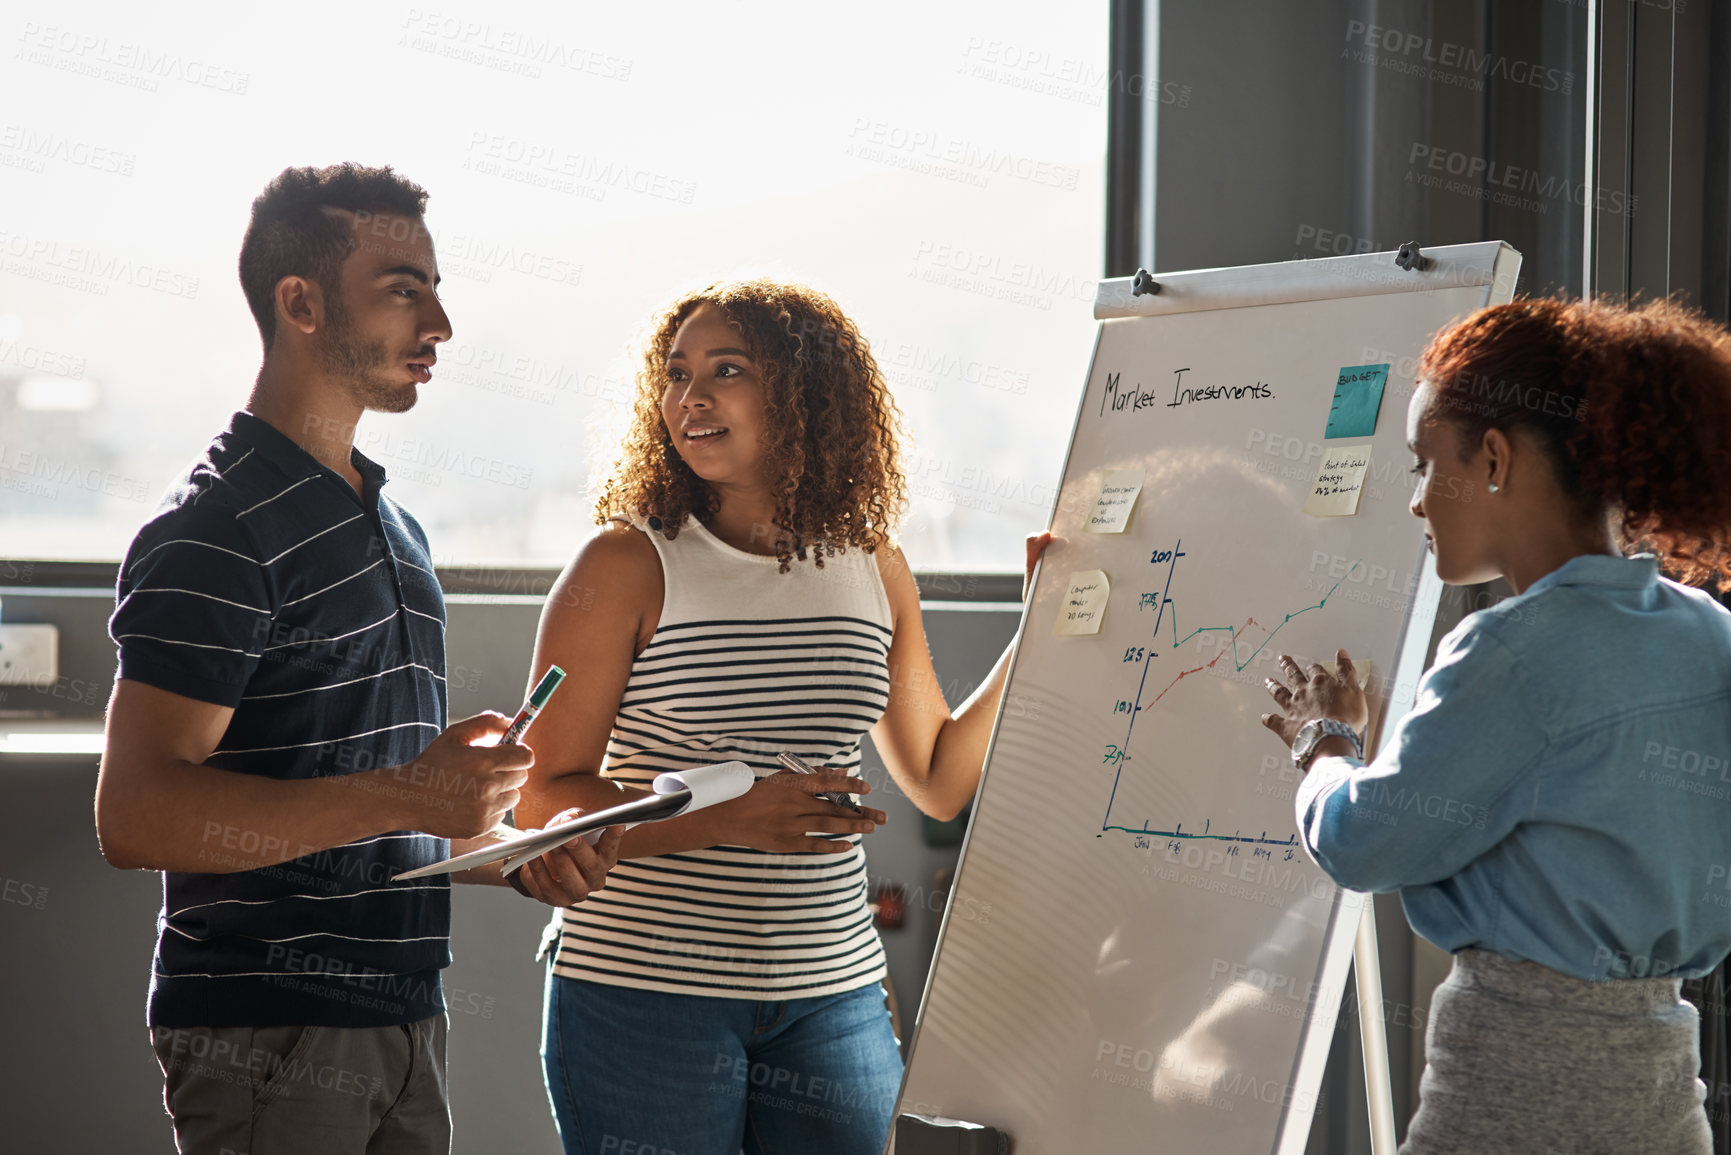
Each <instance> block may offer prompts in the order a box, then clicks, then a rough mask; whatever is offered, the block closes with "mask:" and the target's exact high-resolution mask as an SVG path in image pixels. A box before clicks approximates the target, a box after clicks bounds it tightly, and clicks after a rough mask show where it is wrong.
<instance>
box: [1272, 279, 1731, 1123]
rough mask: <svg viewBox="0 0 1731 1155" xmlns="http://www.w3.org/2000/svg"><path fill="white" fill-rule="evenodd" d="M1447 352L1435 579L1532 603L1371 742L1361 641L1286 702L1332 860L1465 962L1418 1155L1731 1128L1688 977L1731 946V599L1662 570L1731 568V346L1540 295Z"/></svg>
mask: <svg viewBox="0 0 1731 1155" xmlns="http://www.w3.org/2000/svg"><path fill="white" fill-rule="evenodd" d="M1419 373H1420V382H1419V387H1418V389H1417V391H1416V392H1415V393H1414V395H1413V399H1412V404H1411V406H1410V408H1409V411H1408V415H1407V436H1408V440H1409V444H1410V446H1411V448H1412V451H1413V453H1414V454H1415V455H1416V457H1417V459H1418V462H1417V465H1416V467H1415V469H1414V472H1415V473H1416V474H1418V486H1417V491H1416V493H1415V494H1414V496H1413V501H1412V512H1413V513H1414V515H1416V516H1417V517H1420V518H1422V519H1423V520H1424V524H1425V531H1426V532H1425V537H1426V539H1427V540H1428V542H1429V546H1430V549H1431V550H1432V552H1433V553H1434V554H1435V557H1436V570H1437V574H1438V576H1440V577H1441V578H1442V580H1443V581H1445V582H1448V583H1451V584H1456V585H1462V584H1468V583H1474V582H1484V581H1490V580H1491V579H1493V578H1497V577H1502V578H1505V579H1506V580H1507V581H1508V584H1509V585H1510V587H1511V588H1512V589H1513V590H1514V594H1515V596H1513V597H1510V598H1508V599H1506V600H1504V601H1502V602H1499V603H1498V604H1496V605H1494V606H1492V607H1490V608H1489V609H1486V610H1482V611H1480V612H1478V613H1475V614H1473V615H1471V616H1469V617H1468V618H1467V619H1466V620H1465V621H1463V622H1462V623H1461V624H1460V625H1459V626H1458V627H1456V628H1455V629H1454V630H1453V631H1452V632H1451V633H1450V634H1449V635H1448V636H1447V637H1445V638H1444V639H1443V640H1442V642H1441V644H1440V645H1439V646H1438V649H1437V656H1436V662H1435V664H1434V665H1433V666H1432V667H1431V669H1430V670H1429V671H1428V672H1427V673H1426V675H1425V677H1424V680H1423V682H1422V683H1421V684H1420V686H1419V690H1418V697H1417V701H1416V702H1415V704H1414V706H1413V709H1412V710H1411V712H1409V713H1408V714H1407V715H1406V716H1405V717H1404V718H1402V719H1401V720H1400V721H1399V723H1398V724H1397V725H1396V726H1395V729H1394V732H1393V734H1392V736H1391V737H1390V738H1389V740H1388V742H1387V743H1386V744H1385V745H1384V747H1383V749H1382V752H1381V753H1380V754H1378V755H1377V757H1376V759H1375V760H1374V761H1372V762H1370V763H1369V764H1365V763H1363V762H1362V761H1361V760H1360V758H1359V756H1358V755H1359V751H1358V749H1357V743H1358V737H1357V734H1358V732H1359V731H1361V730H1362V729H1363V727H1364V724H1365V721H1366V717H1367V712H1366V708H1365V703H1364V696H1363V693H1362V692H1361V691H1360V690H1359V689H1358V686H1357V681H1356V679H1355V678H1354V676H1353V670H1352V663H1351V662H1350V661H1349V660H1348V659H1347V658H1346V654H1345V651H1341V652H1340V654H1339V656H1338V659H1337V664H1336V667H1335V669H1333V670H1329V669H1325V668H1324V667H1322V666H1320V665H1312V666H1311V667H1309V669H1307V670H1301V669H1299V668H1298V666H1297V664H1296V663H1294V662H1293V661H1292V659H1291V658H1288V657H1286V656H1284V655H1283V656H1282V658H1281V663H1282V666H1283V668H1284V669H1285V671H1286V677H1287V683H1289V684H1284V683H1281V682H1277V681H1275V680H1273V679H1270V680H1269V690H1270V693H1271V694H1272V696H1273V698H1274V700H1275V703H1276V705H1277V706H1278V707H1279V709H1278V712H1276V713H1271V714H1265V715H1263V724H1264V725H1266V726H1267V727H1269V728H1270V729H1272V730H1274V731H1275V732H1276V733H1277V734H1279V735H1280V736H1281V738H1282V739H1284V740H1285V741H1287V742H1288V743H1290V744H1292V745H1293V757H1294V760H1295V761H1297V762H1298V763H1299V765H1300V767H1301V768H1306V769H1308V770H1309V774H1308V776H1307V778H1306V780H1305V782H1304V784H1303V785H1302V786H1301V787H1300V789H1299V791H1298V796H1297V800H1296V804H1297V809H1298V821H1299V825H1300V828H1301V830H1302V834H1303V837H1304V841H1305V845H1306V846H1307V848H1308V849H1309V850H1310V853H1311V855H1312V856H1313V857H1314V858H1315V859H1316V861H1317V863H1318V864H1320V865H1321V866H1322V867H1323V869H1325V870H1327V871H1328V873H1329V874H1330V875H1332V876H1333V878H1334V879H1335V881H1336V882H1338V883H1340V884H1341V885H1342V886H1347V887H1351V888H1353V889H1355V890H1364V891H1392V890H1399V891H1400V892H1401V901H1402V904H1403V905H1404V907H1405V909H1406V914H1407V918H1408V921H1410V922H1411V923H1412V927H1413V929H1414V930H1415V931H1416V932H1417V933H1419V934H1421V935H1423V936H1424V937H1425V938H1427V939H1429V940H1430V941H1431V942H1433V943H1435V944H1437V945H1438V946H1440V947H1442V948H1443V949H1444V950H1447V951H1450V952H1451V953H1453V954H1454V966H1453V969H1452V970H1451V972H1450V974H1449V977H1448V979H1447V981H1446V982H1444V983H1443V984H1442V986H1441V987H1439V988H1438V989H1437V991H1436V994H1435V996H1434V998H1433V1001H1432V1003H1431V1012H1430V1021H1429V1024H1428V1026H1427V1028H1426V1034H1425V1057H1426V1068H1425V1073H1424V1077H1423V1080H1422V1081H1421V1083H1420V1104H1419V1109H1418V1112H1417V1114H1416V1115H1415V1116H1414V1117H1413V1119H1412V1122H1411V1125H1410V1127H1409V1128H1408V1131H1407V1136H1406V1141H1405V1142H1404V1143H1403V1144H1402V1146H1401V1151H1402V1152H1405V1153H1407V1155H1434V1153H1438V1152H1451V1153H1452V1152H1473V1153H1475V1155H1490V1153H1495V1152H1532V1151H1542V1150H1561V1151H1569V1152H1577V1153H1579V1152H1599V1151H1603V1152H1618V1153H1622V1152H1629V1151H1651V1152H1666V1153H1668V1155H1677V1153H1685V1152H1688V1153H1695V1152H1702V1153H1704V1152H1707V1151H1708V1150H1709V1149H1710V1142H1711V1135H1710V1133H1709V1128H1708V1125H1707V1118H1706V1114H1705V1112H1704V1111H1703V1109H1702V1103H1703V1098H1704V1095H1705V1088H1704V1087H1703V1085H1702V1083H1701V1081H1700V1080H1699V1078H1697V1073H1698V1071H1699V1069H1700V1056H1699V1042H1698V1039H1699V1036H1698V1033H1697V1032H1698V1025H1697V1016H1696V1012H1695V1008H1694V1007H1692V1006H1690V1005H1689V1004H1688V1003H1686V1002H1684V1001H1682V999H1681V998H1680V993H1679V992H1680V986H1681V980H1682V979H1684V978H1691V977H1695V976H1699V975H1704V974H1706V973H1708V972H1709V971H1711V970H1712V969H1713V968H1714V967H1716V966H1717V965H1718V964H1719V963H1720V961H1721V960H1723V959H1724V958H1725V957H1726V955H1727V954H1728V953H1731V918H1728V917H1727V916H1726V913H1725V907H1726V906H1727V905H1731V889H1727V888H1726V886H1725V885H1724V884H1725V881H1726V864H1727V863H1731V613H1727V611H1726V610H1725V609H1724V607H1722V606H1721V605H1719V604H1718V603H1717V602H1716V601H1715V600H1714V599H1713V598H1712V597H1710V596H1709V595H1707V594H1706V593H1703V592H1702V591H1700V590H1697V589H1691V588H1688V586H1686V585H1682V584H1678V583H1677V582H1675V581H1671V580H1669V579H1667V578H1663V577H1661V576H1659V569H1660V567H1661V566H1664V567H1665V568H1667V569H1669V570H1670V571H1671V572H1672V573H1674V574H1675V575H1677V576H1678V577H1680V578H1681V579H1683V581H1685V582H1689V583H1697V584H1698V583H1701V582H1703V581H1706V580H1708V579H1712V580H1713V581H1715V582H1716V584H1717V585H1718V586H1719V588H1720V589H1724V588H1726V587H1727V586H1731V338H1728V337H1727V334H1726V333H1725V331H1724V330H1723V329H1721V328H1720V327H1718V326H1717V325H1715V324H1713V323H1711V322H1709V321H1707V320H1704V319H1703V318H1701V317H1700V316H1698V315H1695V314H1692V313H1689V312H1687V311H1686V310H1684V309H1682V308H1681V307H1679V306H1678V305H1676V304H1674V303H1671V302H1659V303H1654V304H1648V305H1645V306H1642V307H1640V308H1634V309H1626V308H1619V307H1616V306H1612V305H1609V304H1603V303H1596V302H1586V301H1574V302H1565V301H1560V300H1521V301H1516V302H1513V303H1511V304H1507V305H1498V306H1495V307H1492V308H1488V309H1483V310H1480V311H1479V312H1477V313H1475V314H1473V315H1472V316H1470V317H1467V318H1466V319H1465V320H1463V321H1460V322H1458V323H1456V324H1455V325H1453V326H1452V327H1450V328H1448V329H1446V330H1444V331H1443V332H1442V333H1440V334H1438V335H1437V336H1436V337H1435V338H1434V339H1433V340H1432V341H1431V344H1430V346H1429V347H1428V348H1427V349H1426V350H1425V353H1424V356H1423V358H1422V359H1421V362H1420V368H1419ZM1625 546H1629V547H1640V548H1645V549H1648V550H1650V551H1651V552H1646V553H1639V554H1636V555H1634V556H1624V547H1625ZM1312 759H1314V761H1312ZM1414 800H1416V804H1413V803H1414Z"/></svg>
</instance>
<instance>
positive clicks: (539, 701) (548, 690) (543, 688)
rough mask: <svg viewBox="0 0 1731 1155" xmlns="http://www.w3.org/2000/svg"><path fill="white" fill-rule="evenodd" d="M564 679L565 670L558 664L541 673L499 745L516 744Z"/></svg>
mask: <svg viewBox="0 0 1731 1155" xmlns="http://www.w3.org/2000/svg"><path fill="white" fill-rule="evenodd" d="M564 680H565V671H564V670H561V669H560V668H559V667H558V666H548V667H547V672H546V673H545V674H542V675H541V680H540V681H539V682H536V683H535V688H534V689H533V690H531V691H530V692H529V700H528V701H527V702H524V703H523V708H522V709H521V710H518V711H517V716H516V717H515V718H512V719H511V725H510V727H509V728H508V729H507V730H506V731H505V736H504V737H503V738H500V739H499V745H501V746H514V745H516V744H517V740H518V739H519V738H521V737H522V736H523V732H524V731H525V730H527V729H528V728H529V723H530V722H533V721H534V720H535V715H537V714H539V713H540V712H541V707H542V706H545V705H546V704H547V699H548V698H551V697H552V696H553V691H554V690H557V689H558V688H559V683H560V682H563V681H564Z"/></svg>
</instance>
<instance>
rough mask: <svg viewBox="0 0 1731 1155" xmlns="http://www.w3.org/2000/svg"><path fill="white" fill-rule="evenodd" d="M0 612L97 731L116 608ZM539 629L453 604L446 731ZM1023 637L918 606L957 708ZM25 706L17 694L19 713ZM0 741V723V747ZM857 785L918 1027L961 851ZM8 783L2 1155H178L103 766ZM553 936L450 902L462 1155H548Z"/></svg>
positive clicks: (50, 598)
mask: <svg viewBox="0 0 1731 1155" xmlns="http://www.w3.org/2000/svg"><path fill="white" fill-rule="evenodd" d="M0 599H3V600H0V612H3V613H4V615H5V618H4V620H7V621H12V622H24V621H47V622H53V623H55V624H58V625H60V627H61V630H62V635H61V639H62V671H61V679H60V681H61V683H62V684H63V696H62V697H60V698H55V697H54V695H53V692H52V689H50V690H49V691H47V692H46V696H47V699H48V700H50V701H54V702H58V703H60V705H61V706H62V707H63V709H62V712H63V713H65V714H68V715H70V719H69V724H76V723H78V722H79V721H80V720H81V721H82V724H83V725H84V726H85V727H87V728H91V727H94V726H95V725H96V724H97V717H98V715H99V712H100V709H101V704H102V702H103V701H104V700H105V699H106V694H107V689H108V687H109V686H110V685H111V684H112V680H113V650H112V646H111V645H110V644H109V643H108V642H107V641H106V639H105V636H104V634H103V623H104V621H105V619H106V616H107V614H108V612H109V611H110V609H111V608H112V595H111V594H109V593H107V592H106V591H102V590H94V591H84V592H67V591H62V592H58V593H51V594H45V593H40V592H28V591H21V590H20V589H18V588H6V589H0ZM538 613H539V609H538V603H536V602H535V601H534V600H533V599H506V600H498V601H493V602H485V601H479V600H476V599H453V604H452V605H451V607H450V629H449V635H448V641H449V651H450V653H449V660H450V668H451V670H452V672H453V674H455V673H456V671H459V670H460V671H462V672H463V674H462V681H461V685H460V686H459V685H458V679H457V678H456V677H455V676H453V678H452V684H453V691H452V694H451V709H452V714H453V716H462V715H464V714H468V713H473V712H474V711H476V710H479V709H483V708H488V707H491V708H494V709H499V710H502V711H506V712H509V711H511V710H513V709H515V707H516V705H517V704H518V702H519V701H520V700H521V697H522V693H523V681H524V679H525V678H526V676H527V663H528V654H529V652H530V644H531V642H532V641H533V638H534V632H535V623H536V619H537V616H538ZM1017 619H1018V614H1017V613H1016V612H1014V608H1013V607H1004V608H997V609H983V610H981V609H946V608H940V607H929V608H928V610H927V615H926V629H927V638H928V640H929V641H930V643H931V646H932V650H933V657H934V661H935V663H936V665H937V672H938V676H939V679H940V680H941V682H942V684H943V685H944V687H945V689H946V691H947V692H948V693H949V694H950V697H951V700H952V702H954V701H959V699H960V696H965V694H966V693H968V692H971V690H972V689H973V687H974V686H975V685H976V684H977V683H978V681H979V679H980V678H981V677H983V676H984V674H985V673H986V672H987V671H988V670H989V669H990V668H991V665H992V663H993V662H994V661H995V660H996V659H997V656H998V654H999V653H1000V652H1001V650H1002V648H1003V646H1004V644H1005V643H1006V642H1007V641H1008V640H1009V638H1010V636H1011V635H1012V634H1013V633H1014V631H1015V626H1016V622H1017ZM74 682H77V683H79V684H80V685H81V686H84V685H88V686H97V687H100V690H101V692H100V693H99V694H94V695H92V694H89V693H85V692H81V693H80V694H79V695H78V696H77V700H76V701H74V700H73V696H72V695H71V692H70V687H71V686H72V684H73V683H74ZM575 685H576V686H580V685H581V683H580V681H579V682H577V683H576V684H575ZM566 692H570V689H569V688H568V689H567V691H566ZM33 693H34V692H33ZM38 696H40V695H38ZM23 701H24V699H22V698H21V697H18V696H16V695H15V696H14V699H13V701H12V702H11V703H10V704H9V705H10V708H12V709H14V710H16V709H18V708H19V707H20V706H21V705H22V704H23ZM6 705H7V704H6V703H0V708H5V706H6ZM7 723H8V720H7V719H5V718H3V717H0V731H4V730H6V729H7ZM864 773H865V774H866V776H867V777H868V780H869V781H871V782H873V783H874V786H875V787H876V788H877V792H876V793H874V795H873V796H872V797H873V802H874V804H875V805H877V806H878V807H879V808H880V809H883V810H885V811H888V812H889V814H890V816H891V817H890V821H889V823H888V824H887V825H886V826H885V827H884V828H883V829H882V830H880V831H879V832H878V833H877V834H875V835H873V836H872V838H871V839H870V840H869V842H868V850H867V856H868V862H869V864H870V865H869V871H870V874H871V877H872V879H873V881H874V883H875V882H876V881H877V880H880V879H881V880H890V881H895V882H899V883H902V884H904V885H905V886H906V887H907V888H908V893H909V896H910V901H909V903H908V910H907V919H906V924H905V926H904V927H903V928H902V929H900V930H893V931H886V932H884V936H883V937H884V945H885V950H886V952H887V953H888V955H889V958H890V969H891V976H892V982H893V984H894V986H895V988H896V991H897V994H898V996H899V998H900V1001H901V1004H902V1008H903V1012H904V1015H905V1020H904V1021H905V1023H906V1025H907V1026H911V1024H912V1019H913V1014H914V1011H915V1009H916V1008H917V1006H918V1002H919V995H920V991H921V990H922V989H923V987H924V984H925V972H926V966H927V963H928V961H929V959H930V957H931V950H932V946H933V944H934V943H935V941H936V935H937V921H938V917H939V916H938V914H937V912H936V910H935V909H934V908H935V906H936V903H935V901H934V900H933V898H932V894H931V889H930V882H931V877H932V875H933V874H934V873H935V872H936V871H937V870H938V869H940V868H941V867H943V866H946V865H949V864H952V863H953V862H954V861H955V857H956V851H955V850H954V849H953V848H938V847H932V846H928V845H926V844H925V842H924V841H923V840H922V838H921V835H920V822H919V815H918V812H917V811H915V810H914V809H913V807H912V805H911V804H910V803H908V801H907V800H906V799H905V798H903V797H901V796H899V794H898V793H896V792H895V791H893V790H892V789H889V788H887V776H886V775H885V774H884V772H883V770H882V765H881V763H879V762H878V761H877V760H876V758H875V756H874V755H873V754H872V753H871V752H870V750H869V749H868V751H867V754H866V768H865V771H864ZM0 776H3V783H4V791H5V794H4V797H5V803H4V805H3V806H0V1005H3V1006H4V1012H3V1021H4V1022H5V1024H6V1026H5V1041H6V1044H7V1045H6V1047H5V1048H4V1054H3V1055H0V1120H4V1121H5V1132H4V1137H3V1138H0V1149H5V1150H16V1151H29V1152H32V1153H33V1155H56V1153H61V1152H65V1153H67V1155H73V1153H76V1155H96V1153H101V1152H113V1153H116V1155H148V1153H150V1152H159V1151H160V1152H171V1151H172V1150H173V1149H174V1148H173V1142H172V1139H171V1137H170V1133H169V1126H168V1120H167V1117H166V1115H164V1113H163V1110H162V1076H161V1072H160V1071H159V1069H158V1068H157V1066H156V1061H155V1057H154V1055H153V1054H152V1052H151V1050H150V1046H149V1040H148V1035H147V1033H146V1029H145V1025H144V1000H145V992H146V988H147V985H148V982H149V966H150V956H151V950H152V946H153V944H154V941H155V918H156V914H157V910H158V908H159V906H160V904H161V883H160V876H159V875H157V874H155V873H147V872H143V871H118V870H115V869H113V868H112V867H110V866H108V865H107V863H105V862H104V861H103V859H102V857H101V855H100V853H99V852H98V850H97V845H96V834H95V828H94V824H93V819H92V811H91V801H92V798H93V795H94V791H95V784H96V760H95V758H93V757H90V756H51V757H50V756H21V755H5V754H0ZM921 887H923V888H924V889H923V891H922V890H920V889H919V888H921ZM547 921H548V919H547V912H546V908H545V907H541V906H539V905H537V904H535V903H531V902H529V901H527V900H525V899H523V898H521V897H519V896H518V895H516V894H514V893H512V892H510V891H508V890H503V889H497V888H491V887H457V888H456V889H455V891H454V894H453V902H452V945H451V949H452V954H453V956H454V958H455V962H454V963H453V965H452V966H451V967H450V969H449V970H447V971H446V973H445V985H446V998H447V1002H448V1003H449V1005H450V1019H451V1031H450V1077H451V1100H452V1103H451V1111H452V1116H453V1121H454V1125H455V1128H456V1139H455V1148H454V1150H455V1151H456V1152H457V1153H459V1155H461V1153H466V1152H473V1153H476V1155H481V1153H487V1155H493V1153H496V1152H512V1153H514V1155H516V1153H524V1155H531V1153H534V1152H556V1151H557V1150H558V1143H557V1139H556V1136H555V1133H554V1130H553V1124H552V1118H551V1115H550V1113H549V1110H548V1107H547V1100H546V1093H545V1091H544V1089H543V1086H542V1081H541V1068H540V1060H539V1058H538V1056H537V1053H536V1049H537V1045H538V1040H539V1036H540V1026H541V994H542V985H543V975H544V971H543V969H542V966H541V964H538V963H536V962H535V960H534V954H535V948H536V944H537V942H538V941H539V938H540V933H541V929H542V927H544V926H545V925H546V923H547ZM904 1029H905V1028H904Z"/></svg>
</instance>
